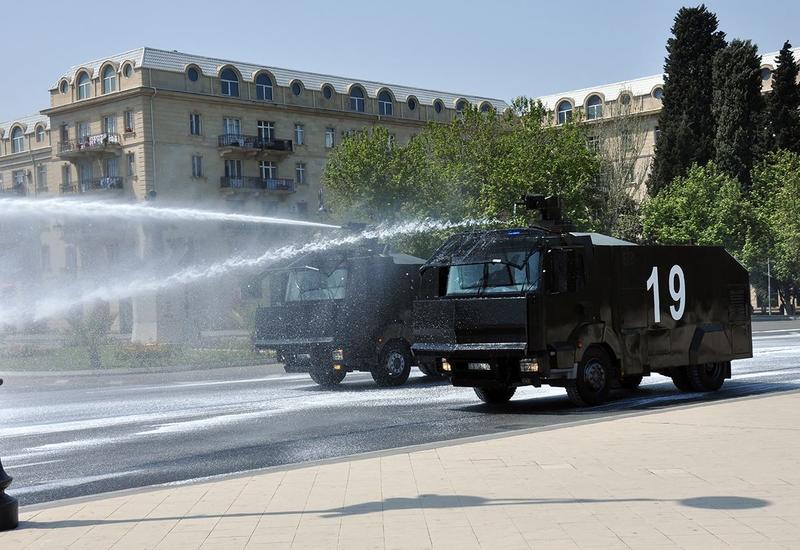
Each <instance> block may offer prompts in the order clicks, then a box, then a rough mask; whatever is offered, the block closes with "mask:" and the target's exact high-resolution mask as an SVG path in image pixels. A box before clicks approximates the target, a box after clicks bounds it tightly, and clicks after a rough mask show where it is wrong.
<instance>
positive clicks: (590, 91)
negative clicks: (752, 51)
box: [538, 48, 800, 199]
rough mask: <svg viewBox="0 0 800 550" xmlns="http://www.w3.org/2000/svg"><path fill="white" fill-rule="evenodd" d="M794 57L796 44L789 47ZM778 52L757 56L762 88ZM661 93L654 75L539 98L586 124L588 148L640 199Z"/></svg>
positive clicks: (560, 117) (556, 112) (556, 115)
mask: <svg viewBox="0 0 800 550" xmlns="http://www.w3.org/2000/svg"><path fill="white" fill-rule="evenodd" d="M793 51H794V54H795V56H796V57H797V56H800V48H794V49H793ZM778 53H779V52H771V53H767V54H764V55H762V57H761V80H762V90H763V91H764V92H767V91H769V90H770V89H771V84H772V71H773V70H775V67H776V65H777V57H778ZM663 95H664V75H663V74H658V75H653V76H646V77H642V78H636V79H633V80H626V81H622V82H615V83H612V84H602V85H598V86H591V87H588V88H582V89H579V90H569V91H565V92H559V93H555V94H550V95H547V96H542V97H539V98H538V99H539V100H540V101H541V102H542V104H543V105H544V106H545V107H546V108H547V109H548V110H549V111H551V112H552V117H553V118H552V121H553V123H555V124H562V123H564V122H566V121H568V120H573V119H575V118H577V119H579V120H581V121H582V122H584V123H586V124H587V125H588V126H589V128H590V130H589V138H588V140H589V146H590V147H592V148H594V149H596V150H599V151H603V153H604V156H605V157H606V158H608V159H609V160H610V161H611V163H612V164H615V165H616V167H615V169H616V170H618V171H619V172H621V173H622V174H624V175H625V179H626V181H625V182H624V183H625V184H627V185H628V188H629V189H630V191H631V193H632V194H633V195H634V196H635V197H637V198H639V199H641V198H642V197H644V194H645V187H644V183H645V181H646V179H647V176H648V174H649V171H650V167H651V164H652V160H653V155H654V153H655V143H656V137H657V135H658V114H659V112H660V111H661V100H662V98H663Z"/></svg>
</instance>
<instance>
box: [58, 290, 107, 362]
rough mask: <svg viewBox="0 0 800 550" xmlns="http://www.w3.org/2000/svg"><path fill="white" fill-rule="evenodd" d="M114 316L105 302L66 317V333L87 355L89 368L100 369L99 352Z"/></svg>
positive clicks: (105, 340)
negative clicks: (83, 348)
mask: <svg viewBox="0 0 800 550" xmlns="http://www.w3.org/2000/svg"><path fill="white" fill-rule="evenodd" d="M114 319H115V316H114V315H113V314H112V313H111V311H110V309H109V307H108V304H107V303H106V302H97V303H95V304H93V305H91V306H89V307H88V308H87V309H86V311H80V310H79V311H76V312H74V313H73V314H72V315H70V316H68V317H67V319H66V320H67V327H68V328H67V333H68V335H69V336H70V337H71V338H72V340H73V341H74V343H75V344H76V345H78V346H82V347H85V348H86V351H87V352H88V353H89V367H90V368H92V369H99V368H102V366H103V365H102V362H101V360H100V350H101V347H102V346H103V344H105V343H106V342H107V341H108V332H109V331H110V330H111V325H113V324H114Z"/></svg>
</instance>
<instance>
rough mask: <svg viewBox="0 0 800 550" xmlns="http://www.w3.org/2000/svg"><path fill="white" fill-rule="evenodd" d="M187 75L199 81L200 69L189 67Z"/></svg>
mask: <svg viewBox="0 0 800 550" xmlns="http://www.w3.org/2000/svg"><path fill="white" fill-rule="evenodd" d="M186 76H187V77H188V78H189V80H190V81H192V82H197V80H198V79H199V78H200V71H198V70H197V67H189V68H188V69H187V71H186Z"/></svg>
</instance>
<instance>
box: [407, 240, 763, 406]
mask: <svg viewBox="0 0 800 550" xmlns="http://www.w3.org/2000/svg"><path fill="white" fill-rule="evenodd" d="M748 298H749V279H748V274H747V271H746V270H745V269H744V268H743V267H742V266H741V265H739V263H738V262H737V261H736V260H734V259H733V258H732V257H731V256H730V255H729V254H728V253H727V252H726V251H725V250H724V249H723V248H721V247H711V246H637V245H635V244H632V243H629V242H626V241H621V240H618V239H614V238H612V237H608V236H605V235H599V234H590V233H575V232H569V231H562V230H561V229H560V228H559V227H558V226H557V225H554V226H551V227H530V228H522V229H510V230H491V231H476V232H470V233H462V234H458V235H455V236H453V237H452V238H450V239H449V240H448V241H446V242H445V243H444V244H443V245H442V246H441V247H440V248H439V249H438V250H437V251H436V253H435V254H434V255H433V257H432V258H431V259H430V260H429V261H428V262H426V263H425V265H424V266H423V267H422V268H421V289H420V296H419V299H418V300H417V301H415V303H414V342H415V343H414V346H413V350H414V353H415V354H416V356H417V359H418V360H419V361H420V363H421V364H425V365H426V367H427V368H429V369H436V370H438V371H439V372H441V373H443V374H446V375H448V376H449V377H450V379H451V381H452V383H453V385H456V386H471V387H473V388H475V393H476V394H477V395H478V397H479V398H480V399H481V400H483V401H485V402H487V403H493V404H497V403H503V402H506V401H508V400H509V399H510V398H511V397H512V396H513V395H514V392H515V390H516V388H517V387H518V386H526V385H533V386H540V385H542V384H549V385H551V386H562V387H565V388H566V390H567V393H568V394H569V396H570V398H571V399H572V400H573V401H574V402H575V403H576V404H579V405H595V404H600V403H603V402H604V401H605V400H606V399H607V396H608V394H609V390H610V389H611V388H612V387H613V386H618V385H621V386H623V387H627V388H635V387H636V386H638V385H639V383H640V382H641V380H642V377H643V376H647V375H649V374H651V373H654V372H657V373H661V374H664V375H666V376H670V377H671V378H672V380H673V382H674V383H675V386H677V387H678V389H680V390H682V391H714V390H717V389H719V388H720V387H721V386H722V384H723V382H724V380H725V379H726V378H730V376H731V361H732V360H734V359H743V358H747V357H752V339H751V326H750V307H749V299H748Z"/></svg>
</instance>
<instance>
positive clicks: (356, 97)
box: [350, 86, 364, 113]
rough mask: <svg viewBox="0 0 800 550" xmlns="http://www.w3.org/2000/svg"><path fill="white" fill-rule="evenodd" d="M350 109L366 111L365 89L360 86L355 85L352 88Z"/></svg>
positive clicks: (360, 111) (359, 111)
mask: <svg viewBox="0 0 800 550" xmlns="http://www.w3.org/2000/svg"><path fill="white" fill-rule="evenodd" d="M350 110H351V111H355V112H357V113H363V112H364V90H362V89H361V88H359V87H358V86H353V89H352V90H350Z"/></svg>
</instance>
